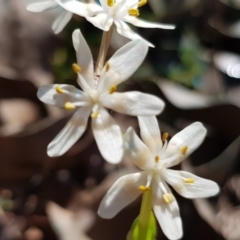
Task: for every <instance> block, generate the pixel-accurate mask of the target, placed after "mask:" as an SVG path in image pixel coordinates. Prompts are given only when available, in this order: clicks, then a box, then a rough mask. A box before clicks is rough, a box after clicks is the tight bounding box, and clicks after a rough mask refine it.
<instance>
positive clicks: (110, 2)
mask: <svg viewBox="0 0 240 240" xmlns="http://www.w3.org/2000/svg"><path fill="white" fill-rule="evenodd" d="M114 4H115V2H114V0H107V5H108V6H109V7H113V6H114Z"/></svg>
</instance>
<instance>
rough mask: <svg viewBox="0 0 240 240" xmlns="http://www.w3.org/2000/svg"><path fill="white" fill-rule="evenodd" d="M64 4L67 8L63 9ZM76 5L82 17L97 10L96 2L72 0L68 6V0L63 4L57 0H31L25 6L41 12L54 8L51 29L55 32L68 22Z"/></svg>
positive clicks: (59, 30) (30, 9)
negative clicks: (87, 2) (54, 12)
mask: <svg viewBox="0 0 240 240" xmlns="http://www.w3.org/2000/svg"><path fill="white" fill-rule="evenodd" d="M64 6H66V7H67V8H68V10H65V9H64V8H63V7H64ZM76 7H78V8H79V9H78V15H80V16H83V17H85V16H91V15H92V14H93V13H95V11H99V7H98V6H97V5H96V4H90V3H89V4H85V3H83V2H79V1H72V2H71V4H70V6H69V4H68V2H65V3H64V5H63V4H62V2H61V1H57V0H45V1H42V0H31V1H29V2H28V4H27V6H26V8H27V10H28V11H30V12H43V11H47V10H52V9H56V11H57V14H56V19H55V20H54V22H53V24H52V29H53V31H54V33H55V34H58V33H60V32H61V31H62V30H63V28H64V27H65V26H66V25H67V24H68V22H69V21H70V20H71V18H72V16H73V13H74V10H75V9H76ZM69 10H70V11H69ZM71 10H72V11H71Z"/></svg>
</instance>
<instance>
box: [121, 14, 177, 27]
mask: <svg viewBox="0 0 240 240" xmlns="http://www.w3.org/2000/svg"><path fill="white" fill-rule="evenodd" d="M124 20H125V21H126V22H129V23H131V24H133V25H135V26H136V27H142V28H162V29H175V25H172V24H161V23H155V22H148V21H144V20H141V19H139V18H137V17H132V16H125V17H124Z"/></svg>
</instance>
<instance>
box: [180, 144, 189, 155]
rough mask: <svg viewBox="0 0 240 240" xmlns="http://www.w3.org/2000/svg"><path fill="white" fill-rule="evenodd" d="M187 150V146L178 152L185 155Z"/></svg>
mask: <svg viewBox="0 0 240 240" xmlns="http://www.w3.org/2000/svg"><path fill="white" fill-rule="evenodd" d="M187 150H188V147H187V146H184V147H182V148H180V152H181V153H182V155H185V154H186V153H187Z"/></svg>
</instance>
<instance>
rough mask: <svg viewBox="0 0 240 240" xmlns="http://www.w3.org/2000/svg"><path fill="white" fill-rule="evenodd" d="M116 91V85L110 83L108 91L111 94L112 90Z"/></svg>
mask: <svg viewBox="0 0 240 240" xmlns="http://www.w3.org/2000/svg"><path fill="white" fill-rule="evenodd" d="M116 91H117V86H116V85H112V86H111V87H110V88H109V93H110V94H112V93H114V92H116Z"/></svg>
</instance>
